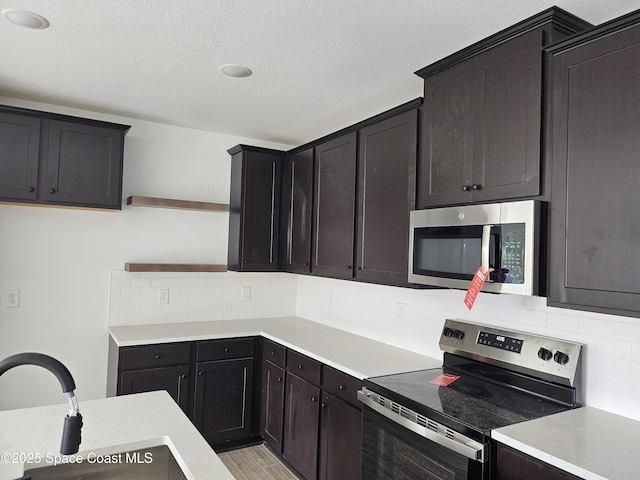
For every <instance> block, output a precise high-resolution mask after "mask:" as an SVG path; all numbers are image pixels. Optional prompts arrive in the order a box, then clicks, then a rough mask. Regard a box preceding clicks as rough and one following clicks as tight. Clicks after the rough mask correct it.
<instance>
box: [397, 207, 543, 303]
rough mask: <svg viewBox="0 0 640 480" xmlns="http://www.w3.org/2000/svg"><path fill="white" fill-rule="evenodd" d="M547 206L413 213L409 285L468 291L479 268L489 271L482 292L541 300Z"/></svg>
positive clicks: (430, 210) (410, 232) (446, 209)
mask: <svg viewBox="0 0 640 480" xmlns="http://www.w3.org/2000/svg"><path fill="white" fill-rule="evenodd" d="M545 205H546V204H544V203H542V202H539V201H534V200H526V201H521V202H508V203H492V204H487V205H467V206H461V207H447V208H434V209H428V210H415V211H413V212H411V214H410V228H409V282H411V283H417V284H424V285H434V286H441V287H450V288H462V289H466V288H468V287H469V283H470V281H471V280H472V278H473V275H474V273H475V272H476V270H477V269H478V267H480V266H482V269H483V272H486V271H489V270H490V269H491V270H490V271H491V273H490V274H489V278H488V279H487V281H486V282H485V284H484V286H483V288H482V291H487V292H494V293H515V294H519V295H538V294H543V293H544V291H543V290H544V287H543V286H541V283H540V282H541V281H543V280H544V262H541V261H540V260H541V259H543V258H544V255H540V248H541V246H542V245H543V242H541V236H542V235H541V233H542V227H544V223H545V222H544V216H545V210H546V209H545Z"/></svg>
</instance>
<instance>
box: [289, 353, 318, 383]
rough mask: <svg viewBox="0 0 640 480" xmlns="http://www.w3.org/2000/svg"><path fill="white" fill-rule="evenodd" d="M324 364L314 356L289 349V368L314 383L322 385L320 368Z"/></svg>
mask: <svg viewBox="0 0 640 480" xmlns="http://www.w3.org/2000/svg"><path fill="white" fill-rule="evenodd" d="M321 366H322V364H321V363H320V362H318V361H316V360H313V359H312V358H309V357H305V356H304V355H302V354H300V353H298V352H294V351H293V350H289V354H288V355H287V370H289V372H291V373H293V374H294V375H296V376H298V377H300V378H303V379H305V380H307V381H309V382H311V383H313V384H314V385H320V370H321Z"/></svg>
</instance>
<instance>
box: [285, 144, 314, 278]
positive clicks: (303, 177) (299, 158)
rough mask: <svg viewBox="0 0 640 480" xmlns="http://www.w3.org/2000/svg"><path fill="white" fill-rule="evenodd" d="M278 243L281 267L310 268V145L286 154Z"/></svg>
mask: <svg viewBox="0 0 640 480" xmlns="http://www.w3.org/2000/svg"><path fill="white" fill-rule="evenodd" d="M281 211H282V212H283V214H282V217H281V228H282V237H281V238H282V242H281V246H280V252H281V258H282V260H283V261H282V266H281V268H282V270H286V271H287V272H295V273H309V272H310V271H311V222H312V214H313V148H308V149H306V150H302V151H300V152H296V153H292V154H291V155H288V156H287V158H286V160H285V163H284V169H283V182H282V210H281Z"/></svg>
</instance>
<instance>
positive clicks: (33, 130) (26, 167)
mask: <svg viewBox="0 0 640 480" xmlns="http://www.w3.org/2000/svg"><path fill="white" fill-rule="evenodd" d="M39 158H40V119H39V118H35V117H29V116H26V115H14V114H11V113H0V199H9V200H35V199H36V197H37V195H38V163H39Z"/></svg>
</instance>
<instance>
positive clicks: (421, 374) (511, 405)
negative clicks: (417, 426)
mask: <svg viewBox="0 0 640 480" xmlns="http://www.w3.org/2000/svg"><path fill="white" fill-rule="evenodd" d="M364 386H365V387H366V388H368V389H369V390H371V391H373V392H376V393H378V394H380V395H383V396H385V397H386V398H388V399H389V400H392V401H394V402H397V403H399V404H400V405H403V406H405V407H407V408H409V409H412V410H414V411H416V412H417V413H420V414H422V415H425V416H427V417H430V418H433V419H434V420H436V421H443V419H444V423H445V424H447V426H448V427H449V428H453V429H460V428H461V427H460V425H459V424H462V425H463V426H464V427H466V428H471V429H473V430H475V431H479V432H482V433H484V434H486V433H488V432H489V431H490V430H493V429H495V428H500V427H504V426H506V425H511V424H514V423H519V422H523V421H525V420H532V419H534V418H539V417H543V416H546V415H551V414H554V413H558V412H562V411H565V410H568V409H569V408H571V407H568V406H565V405H562V404H559V403H556V402H553V401H550V400H546V399H543V398H539V397H537V396H535V395H531V394H529V393H525V392H522V391H519V390H515V389H512V388H508V387H505V386H501V385H497V384H494V383H491V382H489V381H487V380H484V379H480V378H477V377H475V376H472V375H470V374H468V373H466V372H464V371H461V370H457V369H455V368H451V367H447V366H445V367H443V368H434V369H430V370H419V371H415V372H408V373H400V374H394V375H386V376H381V377H372V378H368V379H365V381H364ZM447 420H448V421H447Z"/></svg>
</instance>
